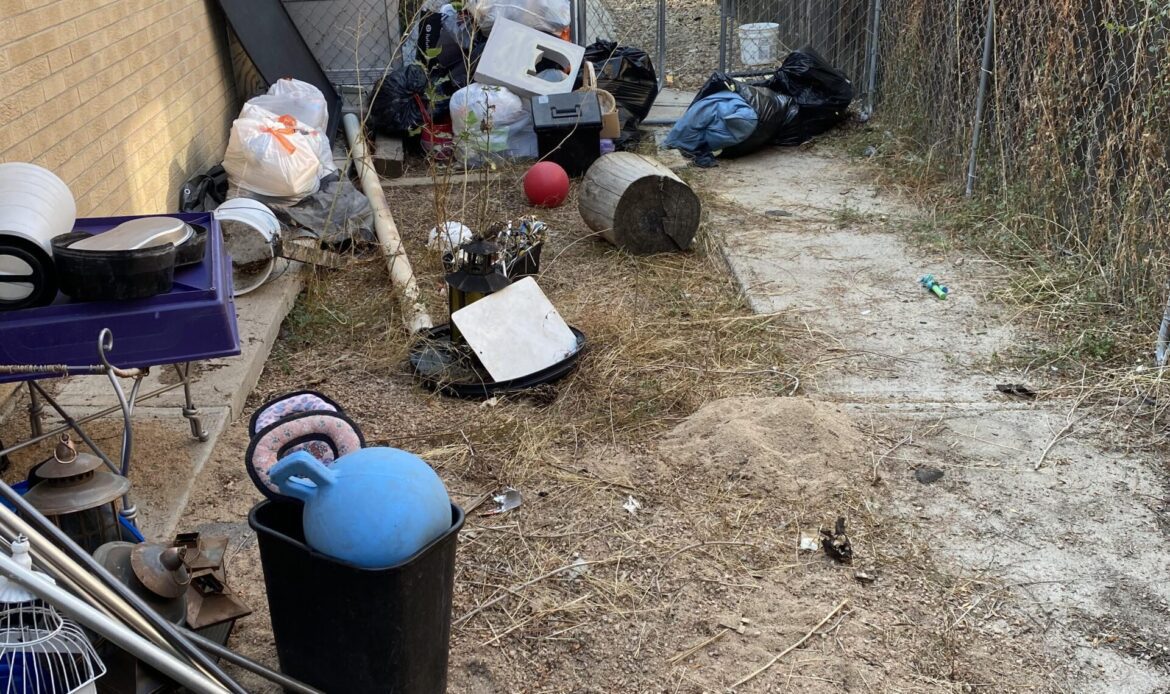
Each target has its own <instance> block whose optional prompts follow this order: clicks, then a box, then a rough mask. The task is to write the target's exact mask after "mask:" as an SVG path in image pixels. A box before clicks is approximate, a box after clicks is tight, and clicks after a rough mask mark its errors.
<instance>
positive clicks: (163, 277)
mask: <svg viewBox="0 0 1170 694" xmlns="http://www.w3.org/2000/svg"><path fill="white" fill-rule="evenodd" d="M89 236H90V235H89V234H86V233H82V232H73V233H71V234H62V235H61V236H57V237H55V238H54V239H53V241H52V244H53V262H54V264H55V265H56V266H57V284H58V286H59V287H60V288H61V293H63V294H65V295H66V296H68V297H69V298H71V299H74V300H76V301H124V300H127V299H145V298H148V297H152V296H157V295H159V294H165V293H167V292H169V291H171V287H172V286H173V285H174V281H175V255H176V251H175V247H174V246H173V245H172V244H169V243H167V244H163V245H161V246H153V247H151V248H138V249H135V250H131V251H84V250H82V251H79V250H75V249H72V248H70V245H72V244H74V243H77V242H78V241H80V240H81V239H86V238H89Z"/></svg>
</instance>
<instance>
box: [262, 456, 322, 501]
mask: <svg viewBox="0 0 1170 694" xmlns="http://www.w3.org/2000/svg"><path fill="white" fill-rule="evenodd" d="M269 476H270V477H271V479H272V482H273V483H274V484H275V485H276V486H277V487H280V491H282V492H284V493H285V494H288V495H289V496H291V497H294V498H297V499H300V500H301V501H304V502H306V503H308V502H309V501H312V500H313V499H314V498H316V496H317V490H318V489H319V488H321V487H328V486H329V485H331V484H333V482H334V481H335V480H336V479H337V473H336V472H334V471H333V470H330V469H329V468H327V467H325V465H324V464H323V463H322V462H321V461H319V460H317V459H316V458H314V457H313V455H312V454H311V453H309V452H308V451H297V452H295V453H291V454H289V455H287V456H285V457H284V458H281V459H280V462H278V463H277V464H276V465H274V466H272V471H271V472H270V473H269ZM298 478H307V479H308V480H309V481H311V482H312V483H313V484H306V483H305V481H304V480H303V479H298Z"/></svg>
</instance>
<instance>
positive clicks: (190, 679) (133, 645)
mask: <svg viewBox="0 0 1170 694" xmlns="http://www.w3.org/2000/svg"><path fill="white" fill-rule="evenodd" d="M0 574H4V575H5V576H7V577H9V578H11V579H12V580H14V581H16V582H17V583H19V584H20V585H21V586H23V587H24V588H27V589H28V590H29V592H31V593H33V594H35V595H36V596H37V597H38V598H40V599H41V600H44V601H45V602H48V603H50V604H52V605H54V606H56V607H58V608H59V609H60V610H61V611H62V612H64V613H65V614H67V615H68V616H69V617H71V618H72V619H74V620H76V621H77V622H80V623H81V624H82V625H83V626H86V627H88V628H90V629H92V630H93V631H96V632H97V633H99V634H101V635H102V636H104V637H106V638H107V639H109V640H110V641H112V642H113V643H115V644H117V645H118V646H120V647H121V648H123V649H124V650H126V651H127V652H129V653H131V654H133V655H134V656H135V657H136V658H139V659H140V660H142V661H143V662H145V663H147V664H148V665H150V666H152V667H154V668H155V669H157V670H158V671H159V672H161V673H163V674H164V675H166V676H167V677H170V678H171V679H173V680H174V681H175V682H177V683H179V684H181V685H182V686H184V687H186V688H188V689H190V690H191V691H193V692H197V693H198V694H223V692H226V691H227V690H226V689H224V688H223V687H221V686H220V685H219V684H217V683H216V682H215V680H212V679H211V678H209V677H207V676H206V675H204V674H202V673H200V672H199V671H198V670H196V669H194V668H193V667H191V666H190V665H188V664H187V663H184V662H183V661H181V660H179V659H178V658H176V657H175V656H173V655H171V654H170V653H167V652H166V651H164V650H162V649H161V648H159V647H158V646H156V645H154V644H153V643H151V642H150V641H147V640H146V639H144V638H142V637H141V636H139V635H138V634H136V633H135V632H134V631H133V630H132V629H130V628H129V627H127V626H126V625H125V624H122V623H121V622H118V621H116V620H113V619H110V618H109V617H107V616H106V615H104V614H102V613H101V612H99V611H98V610H97V609H95V608H94V607H92V606H90V605H89V604H88V603H86V602H85V601H84V600H82V599H81V598H79V597H76V596H74V595H73V594H71V593H69V592H68V591H66V590H65V589H63V588H59V587H57V586H56V585H54V584H52V583H50V582H48V581H46V580H44V579H43V578H39V577H38V576H37V575H36V574H34V573H33V572H31V571H29V570H28V569H26V568H24V567H23V566H21V565H20V564H17V563H16V561H15V560H13V559H12V557H10V556H8V555H7V554H4V553H3V552H0Z"/></svg>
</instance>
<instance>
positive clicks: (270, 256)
mask: <svg viewBox="0 0 1170 694" xmlns="http://www.w3.org/2000/svg"><path fill="white" fill-rule="evenodd" d="M215 218H216V220H218V221H219V230H220V233H222V234H223V243H224V246H225V247H226V248H227V250H228V253H229V254H231V256H232V285H233V287H234V295H235V296H242V295H244V294H247V293H248V292H250V291H252V290H254V289H256V288H257V287H260V286H261V285H263V284H264V283H265V282H267V281H268V280H269V278H271V277H272V270H273V268H274V267H275V266H276V262H277V258H276V243H277V241H278V240H279V239H280V220H278V219H277V218H276V214H275V213H273V211H272V210H271V209H269V208H268V206H267V205H265V204H264V203H262V202H260V201H258V200H252V199H249V198H232V199H231V200H228V201H226V202H224V203H223V204H222V205H220V206H219V207H217V208H215Z"/></svg>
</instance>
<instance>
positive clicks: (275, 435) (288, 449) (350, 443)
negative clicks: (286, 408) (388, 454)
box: [244, 412, 366, 500]
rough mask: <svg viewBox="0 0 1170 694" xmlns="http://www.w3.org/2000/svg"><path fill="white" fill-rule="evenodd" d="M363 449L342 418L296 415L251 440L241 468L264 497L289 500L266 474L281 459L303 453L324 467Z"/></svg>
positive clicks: (323, 414) (358, 436)
mask: <svg viewBox="0 0 1170 694" xmlns="http://www.w3.org/2000/svg"><path fill="white" fill-rule="evenodd" d="M365 445H366V442H365V439H363V438H362V433H361V431H360V430H358V428H357V425H355V424H354V423H353V422H351V421H350V420H349V418H348V417H346V416H345V415H343V414H335V413H332V412H299V413H297V414H292V415H289V416H287V417H285V418H283V419H281V420H279V421H276V422H273V423H272V424H269V425H268V426H266V427H264V428H263V429H261V430H260V433H258V434H257V435H256V436H254V437H252V442H251V443H250V444H248V452H247V454H246V455H245V457H244V465H245V466H246V467H247V468H248V475H249V476H251V478H252V482H254V483H255V484H256V488H257V489H259V490H260V491H261V492H262V493H263V494H264V496H267V497H268V498H270V499H273V500H286V499H290V498H291V497H288V496H285V495H284V494H281V493H280V488H279V487H277V486H276V485H275V484H274V483H273V482H272V479H271V478H270V477H269V471H270V470H272V468H273V466H275V465H276V463H277V462H279V461H280V459H281V458H284V457H285V456H286V455H288V454H290V453H293V452H295V451H307V452H308V453H309V454H310V455H312V456H313V457H314V458H316V459H317V460H320V461H321V462H322V463H324V464H325V465H332V464H333V461H334V460H336V459H338V458H340V457H341V456H343V455H346V454H349V453H353V452H354V451H358V450H361V449H362V448H363V447H365Z"/></svg>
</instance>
